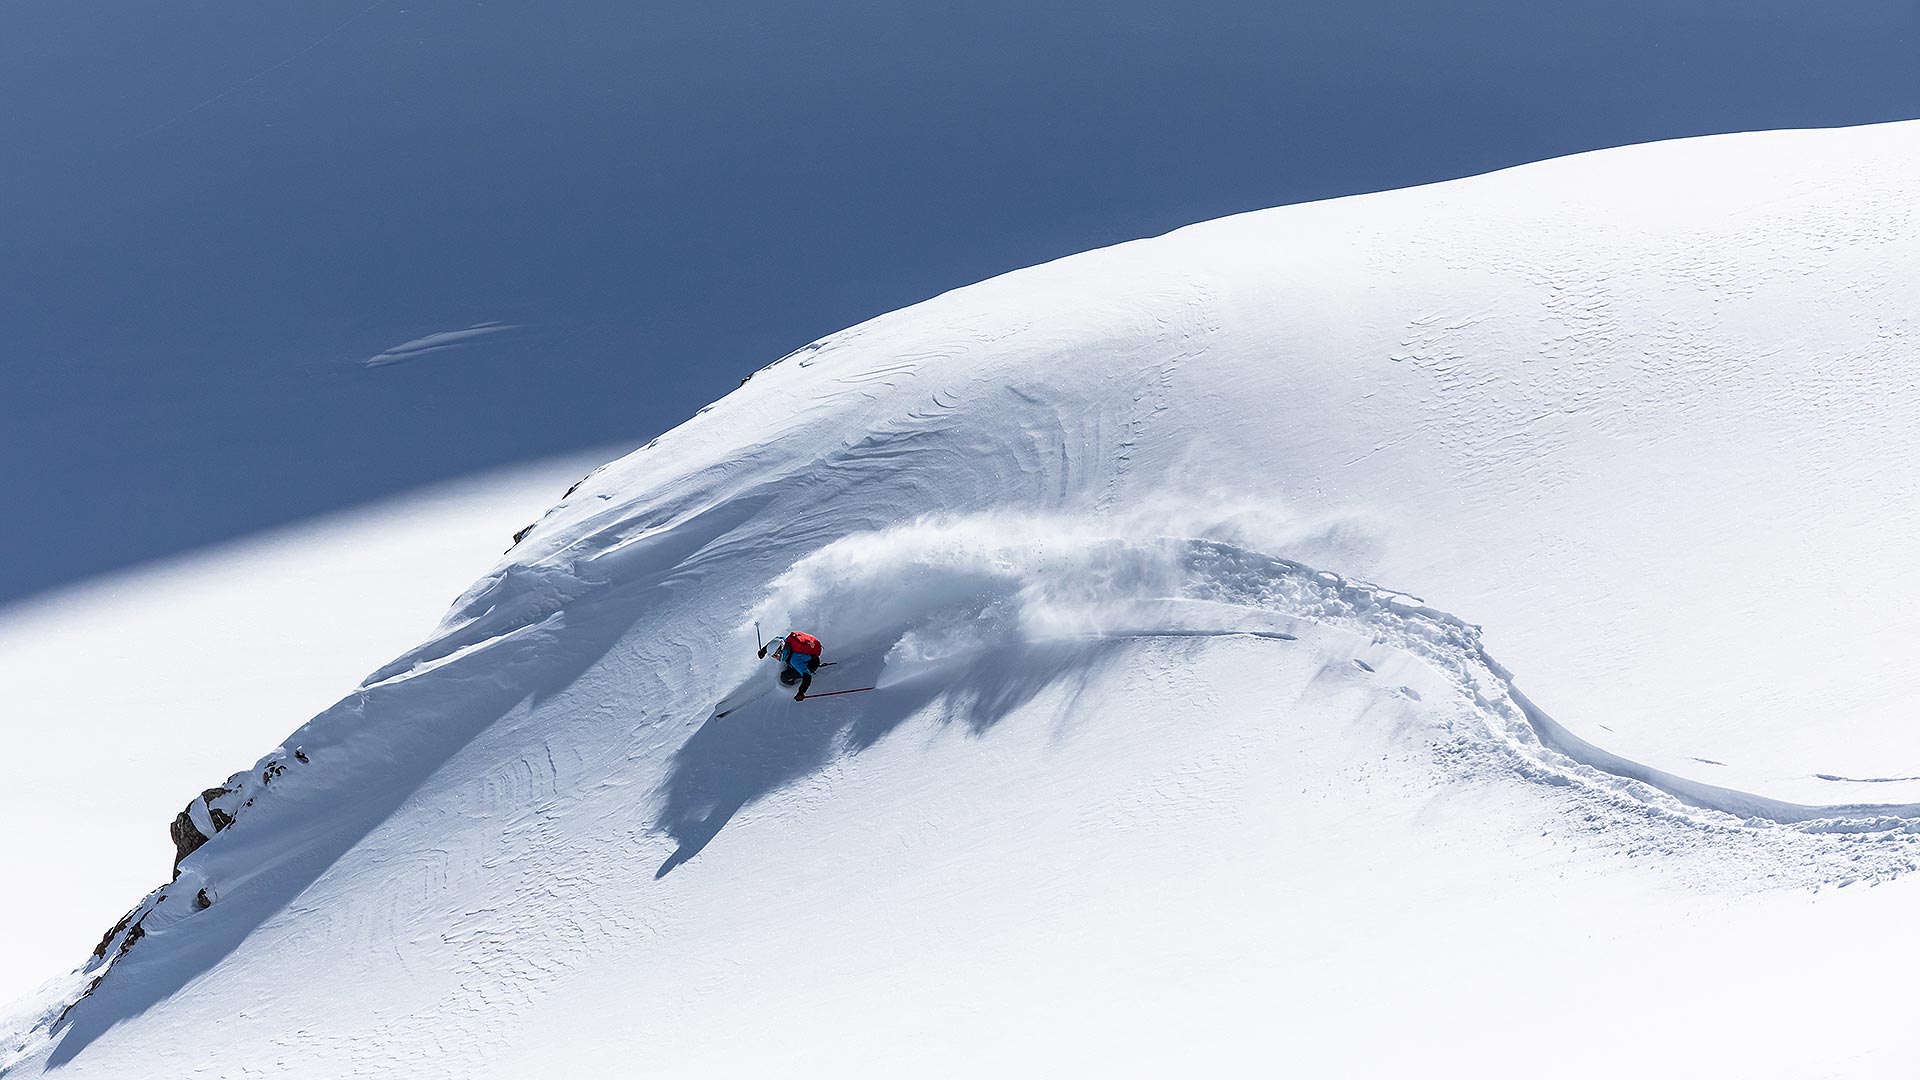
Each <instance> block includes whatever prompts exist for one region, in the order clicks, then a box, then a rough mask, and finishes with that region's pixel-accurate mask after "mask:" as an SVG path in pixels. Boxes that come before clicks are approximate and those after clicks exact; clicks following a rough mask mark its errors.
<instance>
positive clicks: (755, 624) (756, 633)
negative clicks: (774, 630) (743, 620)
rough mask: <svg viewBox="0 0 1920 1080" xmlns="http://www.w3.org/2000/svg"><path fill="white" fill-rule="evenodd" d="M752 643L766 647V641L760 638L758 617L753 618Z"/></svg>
mask: <svg viewBox="0 0 1920 1080" xmlns="http://www.w3.org/2000/svg"><path fill="white" fill-rule="evenodd" d="M753 643H754V644H755V645H757V646H759V647H760V648H762V649H764V648H766V647H767V643H766V642H764V641H761V640H760V620H759V619H755V620H753Z"/></svg>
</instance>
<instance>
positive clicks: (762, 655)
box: [760, 645, 767, 660]
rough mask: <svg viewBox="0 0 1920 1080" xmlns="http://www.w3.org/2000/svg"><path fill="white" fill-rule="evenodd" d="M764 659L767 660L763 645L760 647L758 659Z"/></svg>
mask: <svg viewBox="0 0 1920 1080" xmlns="http://www.w3.org/2000/svg"><path fill="white" fill-rule="evenodd" d="M766 658H767V647H766V646H765V645H762V646H760V659H762V660H765V659H766Z"/></svg>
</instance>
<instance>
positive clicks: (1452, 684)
mask: <svg viewBox="0 0 1920 1080" xmlns="http://www.w3.org/2000/svg"><path fill="white" fill-rule="evenodd" d="M627 546H628V541H627V540H626V539H621V540H618V541H615V542H613V543H611V544H609V545H607V546H606V547H605V548H604V549H596V545H586V547H587V548H588V549H589V550H590V551H591V552H592V553H591V554H590V555H588V556H587V557H586V558H585V559H584V560H583V562H582V564H577V565H575V566H574V567H573V568H572V569H570V570H568V571H565V572H563V571H560V570H558V569H557V568H555V567H552V566H549V567H548V568H547V569H545V570H544V571H542V572H539V573H525V572H509V573H503V574H501V575H499V576H498V577H495V578H493V579H491V580H490V582H489V583H488V584H487V585H486V587H484V588H482V589H479V590H477V591H476V593H475V594H473V595H472V596H471V597H470V598H469V600H468V601H467V602H466V604H465V605H464V612H463V614H462V615H460V616H458V617H455V618H452V619H450V620H449V626H450V628H449V629H448V630H447V631H446V632H445V633H443V634H442V635H441V636H440V637H439V638H437V639H436V640H435V641H433V642H430V643H428V644H426V645H423V646H421V647H420V648H419V649H417V650H415V651H414V652H412V653H410V654H408V656H407V657H404V658H402V659H401V660H399V661H396V662H395V663H394V664H391V665H388V666H387V667H385V668H383V669H381V670H380V671H378V672H376V673H374V674H373V675H372V676H370V677H369V678H368V679H367V681H366V682H365V683H364V684H363V685H362V687H361V688H360V689H359V690H358V691H357V692H356V694H355V696H354V697H353V698H351V699H349V702H348V703H343V707H341V708H337V709H336V710H334V711H332V712H330V713H329V714H326V716H324V717H323V718H321V720H316V721H315V722H314V723H313V724H311V725H309V726H308V727H307V728H303V729H302V732H304V733H306V734H305V737H304V738H302V737H298V736H297V737H296V738H295V739H291V740H289V741H288V743H287V744H284V745H282V746H279V747H276V748H275V749H274V750H273V751H271V752H270V753H268V754H267V755H266V756H264V757H262V758H261V759H260V761H259V762H257V763H256V764H255V765H254V766H253V767H252V768H250V769H248V770H245V771H243V772H239V773H235V774H234V775H233V776H232V777H230V778H228V780H227V781H226V782H225V783H224V784H223V785H221V786H220V787H218V788H214V789H210V790H209V791H208V792H206V793H204V794H203V795H202V796H201V797H200V798H197V799H196V800H194V802H193V803H191V804H189V807H188V810H187V811H185V812H183V813H182V815H181V818H182V820H186V819H189V818H192V819H193V820H195V821H204V820H205V819H207V818H208V817H209V816H210V817H211V820H212V822H213V827H212V828H211V829H207V828H206V826H205V825H202V826H201V828H202V829H203V830H205V831H206V832H207V833H208V835H207V837H206V838H204V839H202V840H200V841H199V842H198V843H195V844H193V845H192V846H191V847H188V848H186V850H185V851H183V856H184V857H183V861H182V863H181V866H180V869H179V870H178V871H177V876H176V879H175V880H174V881H173V882H170V883H169V884H167V885H163V886H161V887H160V888H158V889H155V890H154V891H153V892H152V893H150V894H149V895H148V896H147V897H145V898H144V899H143V900H142V901H141V902H140V903H139V904H138V905H136V906H135V907H134V909H133V910H131V911H129V912H128V913H127V915H126V917H125V918H123V919H122V920H121V921H120V923H119V924H118V925H116V926H114V927H113V928H112V929H111V930H110V931H109V932H108V933H107V935H106V936H105V937H104V938H103V939H102V940H101V942H100V943H99V945H98V946H97V947H96V948H95V950H94V953H93V956H92V958H91V960H90V961H89V962H88V963H87V964H86V965H85V967H84V968H83V971H84V973H85V974H86V975H87V976H88V978H89V983H88V985H87V992H91V990H92V989H93V987H95V986H97V985H99V983H100V981H101V979H103V978H104V977H105V976H106V975H107V974H108V972H109V970H110V969H111V967H112V966H113V964H114V963H115V962H116V961H118V960H119V959H120V958H121V957H123V956H125V955H127V954H128V953H129V952H130V951H132V950H133V949H134V948H136V947H137V945H138V944H139V942H140V941H141V940H142V938H143V937H145V936H146V934H147V933H148V932H149V931H150V930H151V929H158V928H161V927H164V926H172V925H175V924H177V923H178V922H180V921H181V920H182V919H183V918H185V917H187V916H188V915H190V914H192V913H195V912H198V911H201V910H204V909H206V908H207V907H209V906H211V904H213V903H214V902H217V900H218V898H219V895H220V890H221V889H222V888H231V887H233V886H234V885H235V884H237V883H235V882H231V881H213V880H208V879H207V878H206V877H205V875H204V874H203V873H202V872H201V870H200V869H199V868H198V866H197V865H196V860H194V859H193V858H191V855H192V854H193V853H194V852H195V851H197V850H198V849H199V848H200V847H201V846H206V845H221V844H224V843H226V842H228V841H230V840H232V839H234V838H235V837H237V836H239V835H241V834H244V833H245V832H246V826H247V825H248V822H249V818H250V817H251V815H252V814H253V812H254V811H255V809H256V802H257V801H259V800H261V799H265V798H268V797H270V796H271V795H274V794H278V793H279V792H281V791H290V790H294V789H301V790H304V791H310V790H314V789H315V787H316V786H318V787H319V788H321V789H324V788H325V787H327V786H329V780H328V779H327V777H326V774H327V772H328V770H329V763H330V762H344V761H347V760H352V759H354V758H357V757H359V756H360V755H358V754H355V753H354V752H353V751H352V750H351V749H349V744H351V743H353V742H354V741H355V739H356V737H357V735H358V734H359V733H357V732H355V731H354V730H353V721H354V720H355V719H356V718H357V717H359V716H361V715H363V713H362V708H361V706H362V705H363V704H364V701H365V699H366V698H367V697H368V696H369V695H374V694H379V693H381V692H382V691H384V690H390V689H393V688H396V687H399V686H401V685H404V684H405V683H406V682H407V681H409V680H411V679H414V678H417V677H419V676H421V675H424V674H426V673H429V672H433V671H436V670H440V669H443V668H448V667H450V666H453V665H458V664H460V663H461V662H463V661H469V660H473V659H475V658H477V657H479V656H480V655H482V654H483V653H486V652H487V651H489V650H498V649H501V648H504V647H511V646H515V645H518V646H520V647H530V648H538V647H539V646H538V644H537V643H538V641H539V640H540V636H541V632H542V630H543V628H546V627H548V626H550V625H552V624H556V623H558V622H559V621H561V620H563V619H564V614H563V612H564V609H565V607H566V605H567V603H568V602H569V599H570V598H573V597H576V596H578V595H579V593H580V589H579V586H580V584H581V583H582V582H583V581H585V580H588V579H587V578H586V577H585V576H584V571H585V567H588V566H592V565H594V564H595V563H596V562H597V561H598V560H599V559H600V558H602V557H604V556H605V555H606V554H607V553H609V552H611V551H617V550H620V549H622V548H625V547H627ZM754 622H756V623H757V624H759V625H760V626H763V627H765V628H768V629H769V630H773V629H775V628H781V627H785V626H787V625H790V624H791V625H806V626H810V627H815V628H818V629H819V631H820V632H821V633H822V635H824V636H825V637H826V638H827V639H828V640H829V641H832V642H834V643H835V649H834V655H835V656H836V657H837V658H839V659H840V661H841V663H842V665H843V666H844V667H845V668H846V669H847V671H848V673H849V674H856V675H857V677H858V678H859V679H861V680H862V681H864V679H865V678H867V677H874V678H876V679H877V682H878V684H879V685H880V686H881V687H882V689H891V688H897V687H902V686H907V685H909V684H912V683H914V682H916V681H919V680H943V679H948V678H951V677H953V676H954V675H955V674H956V672H960V671H964V670H966V669H969V668H978V667H982V666H984V667H991V666H993V665H995V664H997V663H999V662H1001V661H1003V660H1005V659H1006V658H1008V657H1009V656H1013V655H1021V656H1024V657H1026V658H1027V659H1028V660H1029V661H1030V660H1031V659H1032V657H1033V656H1034V655H1036V653H1041V654H1044V659H1043V660H1042V663H1043V665H1051V666H1052V667H1053V668H1054V669H1055V670H1054V673H1053V677H1055V678H1059V679H1066V678H1070V677H1072V674H1073V669H1074V668H1075V667H1076V666H1079V665H1084V664H1086V663H1088V662H1090V661H1091V660H1092V659H1093V658H1094V657H1096V656H1097V655H1098V654H1099V653H1100V652H1101V650H1102V649H1104V648H1105V647H1107V646H1110V645H1112V644H1114V643H1118V642H1124V641H1127V640H1133V639H1142V638H1196V639H1203V638H1222V637H1248V638H1254V639H1263V640H1266V641H1270V642H1273V643H1274V647H1276V648H1285V647H1288V645H1289V643H1292V642H1296V641H1298V640H1300V639H1301V638H1304V637H1308V636H1315V637H1317V639H1318V640H1319V641H1320V643H1321V644H1323V645H1327V644H1331V645H1332V647H1333V648H1335V649H1336V650H1342V651H1348V652H1351V654H1352V659H1353V662H1354V664H1355V665H1356V666H1357V667H1359V668H1361V669H1362V670H1364V671H1366V672H1368V673H1369V674H1372V675H1376V676H1378V677H1380V678H1382V679H1383V680H1390V681H1396V680H1397V681H1404V682H1405V683H1408V684H1409V685H1400V686H1397V687H1395V688H1393V689H1394V690H1396V691H1397V692H1398V693H1401V694H1404V695H1407V696H1410V697H1415V698H1424V697H1426V696H1430V695H1432V694H1433V693H1434V692H1435V690H1436V688H1438V689H1439V690H1440V692H1443V693H1448V694H1451V695H1453V696H1455V697H1456V698H1457V699H1458V701H1459V702H1460V703H1461V705H1462V706H1463V708H1462V711H1461V720H1460V722H1459V723H1457V724H1456V725H1455V726H1454V728H1453V734H1454V735H1455V736H1456V737H1457V743H1456V745H1455V746H1454V747H1452V748H1451V749H1450V752H1451V753H1455V754H1458V755H1460V757H1461V760H1462V761H1463V762H1464V763H1465V767H1466V770H1467V772H1468V773H1470V774H1474V775H1478V776H1486V775H1489V774H1491V773H1497V772H1501V771H1505V772H1509V773H1513V774H1517V775H1519V776H1521V777H1524V778H1526V779H1527V780H1529V781H1532V782H1535V783H1540V784H1546V785H1552V786H1556V787H1577V788H1580V789H1583V790H1585V791H1587V792H1589V793H1590V794H1593V795H1596V796H1598V797H1601V798H1604V799H1607V800H1610V801H1612V802H1614V803H1615V804H1617V805H1620V806H1623V807H1625V808H1627V809H1629V810H1630V811H1637V812H1639V813H1643V814H1645V815H1647V816H1650V817H1652V818H1655V819H1659V820H1664V821H1667V822H1669V823H1671V824H1672V825H1674V826H1675V827H1678V828H1684V829H1688V830H1699V829H1706V830H1737V831H1741V832H1746V833H1752V832H1755V831H1759V832H1762V833H1765V832H1774V833H1779V834H1781V835H1782V839H1783V840H1785V839H1786V838H1787V837H1796V838H1798V842H1800V843H1802V844H1807V843H1815V844H1826V845H1831V846H1832V847H1833V850H1831V851H1829V852H1827V853H1826V857H1824V858H1823V859H1822V861H1827V862H1829V864H1840V863H1844V864H1845V865H1846V866H1847V871H1846V873H1845V875H1844V876H1841V877H1839V878H1837V879H1834V878H1829V879H1828V880H1830V881H1833V882H1834V883H1837V884H1846V883H1849V882H1851V881H1855V880H1863V879H1864V880H1884V879H1888V878H1891V877H1894V876H1897V875H1899V874H1901V873H1904V872H1906V871H1908V870H1911V869H1912V868H1913V866H1914V865H1915V860H1916V859H1917V858H1920V846H1916V845H1920V805H1914V804H1884V805H1883V804H1843V805H1826V806H1819V805H1802V804H1796V803H1790V802H1785V801H1781V800H1778V799H1773V798H1768V797H1765V796H1760V795H1755V794H1750V793H1747V792H1742V791H1737V790H1734V789H1731V788H1723V787H1716V786H1713V785H1708V784H1703V783H1700V782H1698V781H1694V780H1689V779H1687V778H1684V777H1679V776H1675V775H1672V774H1670V773H1667V772H1663V771H1661V770H1659V769H1655V768H1651V767H1649V766H1646V765H1643V764H1640V763H1638V762H1634V761H1631V760H1629V759H1626V758H1623V757H1620V756H1618V755H1616V754H1613V753H1610V752H1609V751H1607V750H1605V749H1604V748H1601V747H1598V746H1595V745H1593V744H1591V743H1589V742H1587V741H1585V740H1583V739H1581V738H1579V737H1578V736H1575V735H1573V734H1572V733H1570V732H1568V731H1567V730H1566V729H1565V728H1563V727H1562V726H1561V725H1559V724H1557V723H1556V722H1555V721H1554V720H1553V719H1552V718H1551V717H1550V716H1548V715H1547V714H1546V713H1545V712H1544V711H1542V710H1541V709H1540V708H1538V707H1537V706H1535V705H1534V704H1533V703H1532V702H1531V701H1529V700H1528V699H1527V697H1526V696H1525V694H1523V693H1522V692H1521V691H1520V690H1519V689H1518V687H1517V686H1516V685H1515V679H1514V676H1513V675H1512V673H1510V672H1509V671H1508V670H1507V669H1506V668H1505V667H1503V666H1502V665H1501V664H1500V663H1499V662H1498V661H1497V660H1495V659H1494V658H1493V657H1492V656H1490V655H1489V654H1488V653H1487V651H1486V648H1485V647H1484V645H1483V644H1482V642H1481V632H1480V628H1479V627H1478V626H1475V625H1473V624H1471V623H1468V622H1466V621H1465V620H1463V619H1460V618H1458V617H1457V616H1454V615H1452V614H1449V613H1447V612H1444V611H1440V610H1437V609H1435V608H1433V607H1430V606H1428V605H1426V604H1424V603H1423V602H1421V601H1420V600H1419V599H1417V598H1415V597H1412V596H1409V595H1407V594H1404V593H1399V592H1396V591H1393V590H1391V589H1386V588H1382V587H1380V586H1377V585H1372V584H1368V583H1366V582H1361V581H1355V580H1349V579H1347V578H1343V577H1341V576H1340V575H1338V574H1334V573H1332V572H1329V571H1326V570H1320V569H1316V568H1314V567H1311V566H1307V565H1305V564H1303V563H1300V562H1297V561H1294V560H1291V559H1287V558H1284V557H1282V556H1278V555H1272V554H1267V553H1263V552H1259V551H1255V550H1251V549H1248V548H1246V547H1242V546H1238V545H1236V544H1233V543H1229V542H1225V541H1221V540H1215V539H1206V538H1194V537H1177V536H1164V535H1144V536H1135V537H1129V536H1117V535H1112V534H1110V533H1107V532H1103V531H1101V530H1099V529H1098V528H1095V527H1092V526H1091V523H1076V522H1070V521H1065V520H1058V519H1054V520H1049V519H1035V518H1027V519H1016V518H1009V517H1007V516H1005V515H983V516H977V517H973V518H969V519H961V520H954V521H920V522H915V523H912V524H909V525H905V526H901V527H898V528H895V529H890V530H886V531H884V532H876V533H864V534H856V535H854V536H850V537H847V538H845V539H843V540H840V541H837V542H835V543H833V544H831V545H828V546H827V547H825V548H824V549H822V550H821V551H819V552H816V553H814V554H812V555H809V556H808V557H806V558H805V559H803V560H801V561H800V562H799V563H798V564H796V565H795V566H794V567H793V569H792V570H790V571H789V572H788V573H787V574H785V575H784V576H782V577H781V578H779V579H778V580H776V581H775V582H774V583H773V584H772V586H771V587H770V589H769V592H768V595H767V597H766V598H765V600H764V601H763V602H762V603H761V604H760V605H759V606H758V608H757V609H756V610H755V612H754ZM746 632H747V630H746V628H745V627H742V630H741V633H742V636H744V634H745V633H746ZM746 677H747V678H762V677H764V673H763V672H759V671H757V670H756V671H754V672H753V673H751V674H749V675H747V676H746ZM1411 684H1419V686H1424V687H1425V690H1424V692H1423V690H1422V689H1420V688H1418V687H1417V686H1416V685H1411ZM721 689H724V688H720V687H717V688H716V693H715V697H716V699H717V698H718V697H719V696H721V695H720V693H719V690H721ZM964 709H965V707H964V705H963V706H962V711H963V712H964ZM323 720H324V721H326V723H325V724H322V721H323ZM321 728H330V729H331V730H330V731H328V734H330V735H331V736H332V739H331V740H329V741H330V742H331V743H332V745H331V746H330V747H329V748H328V749H326V750H321V751H318V752H317V753H315V754H314V756H313V757H310V756H309V752H308V750H307V749H306V746H307V744H309V743H311V744H314V745H317V746H325V745H327V742H326V741H323V740H321V739H319V738H317V737H316V736H318V735H319V734H320V730H319V729H321ZM316 758H317V759H318V762H319V763H318V764H315V763H314V762H315V759H316ZM394 764H396V765H398V764H403V763H400V762H395V763H394ZM359 768H360V769H361V770H362V773H361V775H360V777H359V780H358V783H359V784H361V785H364V784H365V783H367V782H368V780H369V779H370V777H368V776H367V775H365V772H364V770H365V768H366V765H365V761H364V759H363V760H362V764H361V765H360V766H359ZM663 827H665V826H663ZM230 830H232V831H231V832H230ZM178 836H179V825H178V823H176V838H178ZM1890 840H1895V841H1900V842H1899V843H1892V844H1890V843H1888V842H1887V841H1890ZM1863 856H1864V857H1865V859H1864V861H1863ZM1816 857H1819V856H1818V854H1817V853H1816ZM676 865H677V864H676ZM258 869H259V870H260V871H261V872H265V871H266V870H267V869H269V867H268V866H261V867H259V868H258ZM76 1003H77V1001H71V1002H67V1003H65V1005H64V1006H63V1008H62V1010H61V1012H60V1013H58V1014H57V1015H49V1016H48V1017H45V1018H43V1019H44V1021H47V1022H53V1023H54V1025H55V1026H57V1021H58V1020H59V1019H61V1018H63V1017H64V1016H65V1015H66V1012H67V1011H69V1010H70V1009H71V1008H72V1006H73V1005H74V1004H76Z"/></svg>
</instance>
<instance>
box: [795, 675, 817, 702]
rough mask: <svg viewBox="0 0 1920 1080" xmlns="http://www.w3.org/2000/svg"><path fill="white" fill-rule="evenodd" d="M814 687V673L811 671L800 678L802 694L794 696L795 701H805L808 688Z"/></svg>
mask: <svg viewBox="0 0 1920 1080" xmlns="http://www.w3.org/2000/svg"><path fill="white" fill-rule="evenodd" d="M812 685H813V672H811V671H809V672H807V673H806V674H804V675H802V676H800V692H799V693H797V694H795V695H793V700H795V701H805V700H806V699H807V687H809V686H812Z"/></svg>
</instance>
